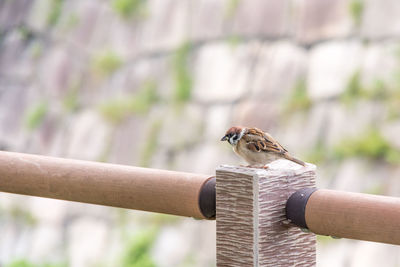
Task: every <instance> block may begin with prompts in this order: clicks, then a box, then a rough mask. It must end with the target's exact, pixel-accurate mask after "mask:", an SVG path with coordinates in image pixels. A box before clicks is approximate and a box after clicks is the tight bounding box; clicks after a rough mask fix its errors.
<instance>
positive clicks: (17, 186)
mask: <svg viewBox="0 0 400 267" xmlns="http://www.w3.org/2000/svg"><path fill="white" fill-rule="evenodd" d="M205 185H206V186H205ZM0 191H3V192H8V193H15V194H23V195H30V196H38V197H47V198H55V199H63V200H70V201H78V202H84V203H91V204H99V205H106V206H113V207H120V208H127V209H136V210H144V211H152V212H160V213H167V214H174V215H180V216H188V217H194V218H199V219H213V218H215V179H214V187H213V185H212V178H210V176H209V175H204V174H193V173H184V172H173V171H165V170H157V169H147V168H138V167H131V166H123V165H116V164H107V163H98V162H88V161H80V160H72V159H61V158H54V157H45V156H38V155H29V154H21V153H13V152H3V151H0ZM212 197H214V203H213V202H212ZM210 198H211V199H210ZM213 205H214V206H213ZM213 208H214V209H213Z"/></svg>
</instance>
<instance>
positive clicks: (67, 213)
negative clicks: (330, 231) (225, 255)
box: [0, 0, 400, 267]
mask: <svg viewBox="0 0 400 267" xmlns="http://www.w3.org/2000/svg"><path fill="white" fill-rule="evenodd" d="M399 14H400V1H398V0H386V1H379V0H324V1H321V0H307V1H306V0H280V1H277V0H275V1H274V0H247V1H243V0H242V1H241V0H221V1H215V0H199V1H189V0H186V1H185V0H110V1H105V0H97V1H94V0H0V149H1V150H8V151H16V152H23V153H34V154H41V155H50V156H57V157H66V158H74V159H84V160H94V161H102V162H111V163H118V164H127V165H134V166H143V167H151V168H161V169H170V170H178V171H189V172H198V173H205V174H213V173H214V172H215V168H216V167H217V166H219V165H220V164H240V163H241V162H240V160H239V158H237V157H236V156H235V155H234V154H233V152H232V150H231V148H230V146H229V145H228V144H226V143H222V142H220V141H219V139H220V138H221V137H222V136H223V134H224V133H225V131H226V130H227V128H229V127H230V126H232V125H245V126H256V127H258V128H261V129H264V130H266V131H268V132H270V133H271V134H272V135H273V136H274V137H276V138H277V140H279V141H280V143H282V144H283V145H284V146H285V147H286V148H287V149H288V150H289V151H290V152H292V154H293V155H296V156H297V157H299V158H301V159H303V160H307V161H309V162H312V163H314V164H316V165H317V166H318V186H319V187H323V188H331V189H338V190H346V191H354V192H364V193H372V194H384V195H392V196H397V197H400V165H399V163H400V15H399ZM317 262H318V266H350V267H354V266H363V267H366V266H389V267H390V266H400V249H399V248H398V247H395V246H390V245H383V244H377V243H372V242H360V241H353V240H345V239H340V240H336V239H332V238H329V237H318V259H317ZM0 266H2V267H61V266H72V267H92V266H93V267H103V266H104V267H107V266H122V267H127V266H129V267H133V266H141V267H149V266H165V267H167V266H199V267H203V266H215V222H213V221H199V220H194V219H191V218H180V217H175V216H168V215H161V214H154V213H147V212H138V211H128V210H124V209H116V208H109V207H102V206H96V205H85V204H80V203H73V202H66V201H58V200H50V199H42V198H35V197H26V196H18V195H11V194H5V193H1V194H0Z"/></svg>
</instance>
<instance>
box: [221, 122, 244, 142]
mask: <svg viewBox="0 0 400 267" xmlns="http://www.w3.org/2000/svg"><path fill="white" fill-rule="evenodd" d="M245 130H246V128H244V127H240V126H234V127H231V128H229V130H228V131H226V134H225V135H224V137H222V138H221V141H228V143H229V144H231V145H233V146H234V145H236V144H237V143H238V142H239V140H240V139H241V138H242V136H243V135H244V132H245Z"/></svg>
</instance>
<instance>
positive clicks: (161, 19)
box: [141, 0, 190, 52]
mask: <svg viewBox="0 0 400 267" xmlns="http://www.w3.org/2000/svg"><path fill="white" fill-rule="evenodd" d="M189 4H190V3H189V2H186V1H183V2H182V1H179V0H150V1H148V3H147V8H148V10H149V11H150V12H149V14H148V16H147V17H146V20H145V22H144V24H143V29H142V37H141V42H142V48H143V51H147V52H150V51H165V50H172V49H174V48H177V47H179V46H180V45H182V44H183V43H185V42H187V41H188V40H189V38H188V26H187V25H188V22H189V12H188V8H189Z"/></svg>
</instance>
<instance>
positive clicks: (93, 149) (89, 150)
mask: <svg viewBox="0 0 400 267" xmlns="http://www.w3.org/2000/svg"><path fill="white" fill-rule="evenodd" d="M69 132H70V139H69V142H68V150H67V153H66V154H67V155H66V156H67V157H68V158H74V159H83V160H99V159H100V157H101V156H102V154H103V153H104V151H105V148H106V147H107V145H108V144H107V141H108V138H109V135H110V132H111V128H110V125H109V124H107V123H106V122H105V121H104V119H103V118H101V117H100V115H99V114H98V113H96V112H95V111H90V110H86V111H82V112H81V113H79V114H77V115H75V118H74V121H73V123H72V125H71V128H70V130H69Z"/></svg>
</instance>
